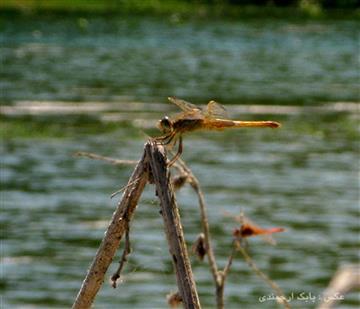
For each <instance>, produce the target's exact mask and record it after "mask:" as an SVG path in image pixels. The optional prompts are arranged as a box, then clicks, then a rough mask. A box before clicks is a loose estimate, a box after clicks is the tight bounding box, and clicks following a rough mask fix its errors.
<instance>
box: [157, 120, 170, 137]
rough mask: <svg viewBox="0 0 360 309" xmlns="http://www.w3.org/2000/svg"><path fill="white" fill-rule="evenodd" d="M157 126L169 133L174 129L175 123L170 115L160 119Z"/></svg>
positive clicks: (163, 131)
mask: <svg viewBox="0 0 360 309" xmlns="http://www.w3.org/2000/svg"><path fill="white" fill-rule="evenodd" d="M157 127H158V128H159V129H160V131H162V133H169V132H171V131H172V130H173V124H172V122H171V120H170V119H169V117H168V116H165V117H164V118H163V119H161V120H159V122H158V125H157Z"/></svg>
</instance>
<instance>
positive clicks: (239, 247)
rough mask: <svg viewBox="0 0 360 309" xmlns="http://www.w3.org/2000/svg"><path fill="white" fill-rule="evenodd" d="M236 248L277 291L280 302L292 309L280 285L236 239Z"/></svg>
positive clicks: (287, 308) (254, 269)
mask: <svg viewBox="0 0 360 309" xmlns="http://www.w3.org/2000/svg"><path fill="white" fill-rule="evenodd" d="M234 246H235V247H236V249H237V250H238V251H239V252H240V253H241V255H242V256H243V257H244V259H245V261H246V262H247V264H248V265H249V266H250V268H251V269H252V270H253V271H254V272H255V274H257V275H258V276H259V277H260V278H261V279H262V280H263V281H264V282H265V283H267V284H268V285H269V286H270V287H271V288H272V289H273V290H274V292H275V294H276V296H277V297H278V300H279V302H280V303H281V304H282V305H283V306H284V307H285V308H286V309H291V306H290V304H289V302H288V301H287V300H286V297H285V295H284V293H283V291H282V290H281V289H280V287H279V286H278V285H277V284H276V283H275V282H274V281H272V280H271V279H270V278H269V277H268V276H267V275H265V274H264V273H263V272H262V271H261V270H260V269H259V267H257V265H256V264H255V262H254V260H253V259H252V258H251V257H250V255H249V254H248V253H247V251H246V249H245V248H244V247H243V246H242V245H241V241H238V240H236V241H235V243H234Z"/></svg>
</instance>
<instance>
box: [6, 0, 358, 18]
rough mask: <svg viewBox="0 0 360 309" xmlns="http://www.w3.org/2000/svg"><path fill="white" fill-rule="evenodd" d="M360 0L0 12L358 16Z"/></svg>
mask: <svg viewBox="0 0 360 309" xmlns="http://www.w3.org/2000/svg"><path fill="white" fill-rule="evenodd" d="M359 5H360V1H359V0H254V1H252V0H143V1H142V0H2V1H1V2H0V9H1V10H2V11H23V12H42V11H53V12H61V13H71V12H82V13H85V12H87V13H95V12H97V13H107V14H114V13H123V14H128V13H132V14H146V13H157V14H168V13H178V14H184V15H185V16H194V15H195V16H203V17H204V16H209V15H210V16H213V15H220V16H230V17H236V16H261V15H269V14H270V15H273V16H286V15H288V14H291V15H292V16H293V17H296V16H301V17H306V16H308V17H309V16H310V17H324V16H329V15H331V16H339V17H341V16H344V14H345V16H346V17H349V15H350V16H359Z"/></svg>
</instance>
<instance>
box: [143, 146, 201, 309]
mask: <svg viewBox="0 0 360 309" xmlns="http://www.w3.org/2000/svg"><path fill="white" fill-rule="evenodd" d="M146 152H147V154H148V157H149V164H150V167H151V174H152V177H153V181H154V183H155V186H156V193H157V195H158V197H159V199H160V207H161V213H162V216H163V219H164V224H165V233H166V237H167V240H168V244H169V251H170V255H171V257H172V261H173V265H174V268H175V273H176V280H177V285H178V288H179V293H180V295H181V299H182V301H183V304H184V307H185V308H200V301H199V297H198V294H197V290H196V285H195V281H194V278H193V274H192V270H191V264H190V260H189V256H188V253H187V248H186V243H185V239H184V234H183V229H182V225H181V222H180V215H179V210H178V207H177V204H176V200H175V193H174V190H173V187H172V185H171V180H170V173H169V170H168V166H167V164H166V157H165V154H164V148H163V146H160V145H157V144H156V143H148V144H147V145H146Z"/></svg>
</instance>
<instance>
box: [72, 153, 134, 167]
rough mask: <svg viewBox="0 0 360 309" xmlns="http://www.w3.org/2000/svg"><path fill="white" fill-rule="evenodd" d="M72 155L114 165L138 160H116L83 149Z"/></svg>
mask: <svg viewBox="0 0 360 309" xmlns="http://www.w3.org/2000/svg"><path fill="white" fill-rule="evenodd" d="M74 156H76V157H86V158H89V159H94V160H101V161H106V162H108V163H111V164H114V165H135V164H136V163H137V162H138V161H133V160H118V159H114V158H109V157H104V156H100V155H98V154H96V153H92V152H85V151H79V152H76V153H74Z"/></svg>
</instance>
